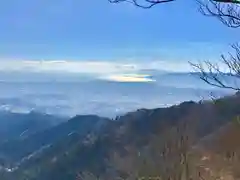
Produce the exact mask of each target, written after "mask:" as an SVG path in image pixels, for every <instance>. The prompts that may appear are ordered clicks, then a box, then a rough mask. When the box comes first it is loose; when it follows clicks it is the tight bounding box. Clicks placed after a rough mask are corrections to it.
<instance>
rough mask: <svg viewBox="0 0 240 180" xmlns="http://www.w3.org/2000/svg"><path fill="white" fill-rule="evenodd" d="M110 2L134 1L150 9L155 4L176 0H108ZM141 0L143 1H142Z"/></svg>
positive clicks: (136, 4) (135, 3)
mask: <svg viewBox="0 0 240 180" xmlns="http://www.w3.org/2000/svg"><path fill="white" fill-rule="evenodd" d="M108 1H109V2H110V3H121V2H127V3H132V4H133V5H135V6H137V7H140V8H144V9H149V8H152V7H153V6H155V5H158V4H162V3H167V2H172V1H175V0H108ZM140 1H141V2H140Z"/></svg>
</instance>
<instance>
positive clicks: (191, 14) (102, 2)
mask: <svg viewBox="0 0 240 180" xmlns="http://www.w3.org/2000/svg"><path fill="white" fill-rule="evenodd" d="M0 27H1V29H0V40H1V41H0V59H1V61H3V60H5V61H6V60H7V59H14V60H16V59H24V60H25V59H26V60H40V59H47V60H64V61H69V60H77V61H84V60H92V61H124V60H134V61H140V60H148V61H157V60H161V61H166V62H168V61H175V62H182V61H188V60H192V59H194V60H195V59H197V60H199V59H205V58H209V59H213V60H214V59H216V58H217V57H219V53H221V52H224V51H226V48H227V46H228V45H229V44H230V43H232V42H236V41H237V40H238V39H237V37H238V36H237V35H238V34H237V33H238V32H237V30H234V29H230V28H227V27H225V26H224V25H223V24H221V23H220V22H219V21H217V20H216V19H214V18H207V17H204V16H203V15H201V14H200V13H199V12H198V11H197V4H196V3H195V1H194V0H177V1H176V2H174V3H169V4H165V5H162V6H156V7H155V8H153V9H151V10H143V9H139V8H135V7H134V6H132V5H130V4H126V3H123V4H118V5H114V4H110V3H109V2H108V1H107V0H51V1H49V0H41V1H33V0H24V1H19V0H8V1H1V2H0Z"/></svg>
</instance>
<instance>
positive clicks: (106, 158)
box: [0, 93, 240, 180]
mask: <svg viewBox="0 0 240 180" xmlns="http://www.w3.org/2000/svg"><path fill="white" fill-rule="evenodd" d="M239 107H240V96H239V93H238V94H236V95H234V96H229V97H225V98H222V99H217V100H215V101H206V102H199V103H196V102H192V101H190V102H184V103H181V104H179V105H174V106H171V107H168V108H158V109H139V110H137V111H135V112H130V113H127V114H126V115H123V116H120V117H117V118H116V119H115V120H109V119H107V118H101V117H98V116H77V117H75V118H73V119H70V120H69V121H67V122H64V123H62V124H60V125H58V126H55V127H53V128H50V129H47V130H44V131H41V132H39V133H36V134H34V135H31V136H29V137H28V138H26V139H24V140H18V141H9V142H7V143H6V144H4V145H2V146H0V152H1V153H2V154H4V157H5V159H4V160H3V162H4V163H5V164H7V165H8V166H10V165H12V166H13V167H15V169H14V168H13V167H12V168H13V169H12V172H6V170H2V177H3V178H2V179H7V180H13V179H19V180H23V179H30V180H40V179H44V180H48V179H49V180H50V179H51V180H75V179H77V178H79V179H81V178H82V176H81V174H82V173H83V174H84V173H86V172H90V173H92V174H94V176H95V177H96V178H97V177H100V178H101V179H104V180H106V179H109V180H110V179H111V180H112V179H117V177H122V178H123V179H137V178H139V177H146V176H148V177H150V176H155V177H161V178H163V179H164V177H165V178H166V177H167V176H169V174H170V175H171V176H174V177H175V178H176V177H177V176H179V177H180V176H181V177H186V178H187V177H190V176H198V177H199V176H200V172H201V173H202V170H199V167H195V166H198V162H200V161H201V158H200V157H202V153H203V154H204V153H206V152H208V151H210V149H209V146H206V144H207V142H210V143H208V144H211V143H212V144H214V143H217V142H219V141H217V139H218V138H223V139H224V136H226V137H228V136H229V137H230V136H231V135H230V134H229V133H226V134H225V133H218V132H219V131H220V129H221V128H223V129H224V128H226V127H228V126H230V127H238V121H236V118H238V117H239V115H240V108H239ZM230 129H231V128H230ZM226 132H232V131H231V130H228V131H226ZM233 132H236V131H233ZM219 134H221V136H220V135H219ZM236 134H237V133H235V134H233V136H234V135H236ZM210 137H216V138H210ZM231 137H232V136H231ZM206 139H207V140H206ZM226 142H227V141H226ZM235 143H236V144H237V145H234V147H240V146H239V145H240V143H239V144H238V142H237V141H235ZM43 147H44V148H43ZM218 147H219V148H218V149H220V150H221V151H222V152H221V151H220V150H218V149H211V151H214V152H215V154H219V155H218V156H217V157H218V159H219V160H220V159H223V154H224V153H223V151H225V150H224V149H223V148H220V147H221V146H218ZM224 147H225V145H224ZM13 149H14V150H13ZM233 149H234V148H232V150H233ZM30 152H31V153H30ZM29 154H31V156H29ZM26 157H27V158H26ZM16 162H18V163H16ZM216 162H218V161H212V163H213V164H214V163H216ZM224 163H225V162H223V163H222V166H225V165H226V164H224ZM193 164H194V165H193ZM5 167H6V165H5ZM214 172H218V171H216V170H215V171H214ZM202 174H203V175H205V174H204V173H202ZM91 179H92V178H91Z"/></svg>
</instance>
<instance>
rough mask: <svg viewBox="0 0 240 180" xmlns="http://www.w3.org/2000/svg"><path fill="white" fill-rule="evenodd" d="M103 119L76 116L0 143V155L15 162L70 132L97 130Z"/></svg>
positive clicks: (79, 132)
mask: <svg viewBox="0 0 240 180" xmlns="http://www.w3.org/2000/svg"><path fill="white" fill-rule="evenodd" d="M105 120H108V119H106V118H100V117H98V116H94V115H86V116H76V117H74V118H72V119H70V120H68V121H67V122H63V123H61V124H59V125H57V126H54V127H53V128H48V129H45V130H43V131H41V132H37V133H35V134H33V135H31V136H28V137H26V138H21V139H19V138H18V139H14V140H12V141H7V142H5V143H2V144H0V155H1V156H2V158H3V159H5V161H7V162H10V163H17V162H19V161H21V160H22V158H24V157H27V156H29V155H31V154H32V153H34V152H35V151H38V150H39V149H40V148H42V147H45V146H49V145H52V144H54V143H57V142H58V141H60V140H64V138H65V137H67V136H70V135H72V134H77V135H78V136H83V135H86V134H88V133H89V132H90V131H92V130H93V129H96V130H98V129H99V128H100V127H101V126H102V125H103V124H104V123H105Z"/></svg>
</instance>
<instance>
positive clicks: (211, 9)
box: [197, 0, 240, 28]
mask: <svg viewBox="0 0 240 180" xmlns="http://www.w3.org/2000/svg"><path fill="white" fill-rule="evenodd" d="M197 2H198V4H199V11H200V12H201V13H202V14H203V15H205V16H212V17H215V18H217V19H219V20H220V21H221V22H222V23H223V24H224V25H226V26H228V27H231V28H238V27H240V6H239V4H238V3H239V2H238V1H236V2H235V1H229V0H218V1H215V0H205V1H204V0H197Z"/></svg>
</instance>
